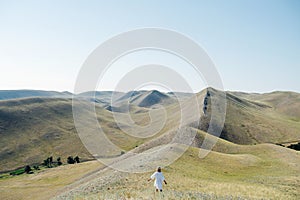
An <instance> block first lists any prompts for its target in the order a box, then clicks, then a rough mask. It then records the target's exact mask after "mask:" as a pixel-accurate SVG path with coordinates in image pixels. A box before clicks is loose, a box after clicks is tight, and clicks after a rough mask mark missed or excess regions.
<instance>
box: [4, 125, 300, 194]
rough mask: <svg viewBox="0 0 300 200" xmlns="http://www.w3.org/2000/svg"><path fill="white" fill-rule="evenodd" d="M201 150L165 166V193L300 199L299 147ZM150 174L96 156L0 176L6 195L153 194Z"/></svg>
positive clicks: (224, 146) (228, 145) (224, 143)
mask: <svg viewBox="0 0 300 200" xmlns="http://www.w3.org/2000/svg"><path fill="white" fill-rule="evenodd" d="M198 134H200V135H203V134H204V135H205V134H206V133H204V132H201V131H199V133H198ZM211 137H214V136H211ZM199 150H200V149H199V148H195V147H190V148H189V149H188V150H187V151H186V152H185V153H184V155H183V156H182V157H181V158H180V159H178V160H177V161H175V162H174V163H173V164H171V165H170V166H168V167H164V168H163V173H164V176H165V177H166V179H167V181H168V185H166V186H164V189H165V190H164V193H163V194H164V198H167V199H182V198H185V199H193V198H194V199H205V198H206V199H207V198H209V199H229V198H231V199H298V198H299V195H300V194H299V193H298V192H297V188H299V186H300V185H299V180H300V179H299V178H300V177H299V176H298V175H299V173H300V168H299V166H298V163H300V153H299V152H296V151H293V150H290V149H287V148H284V147H280V146H277V145H272V144H261V145H236V144H233V143H231V142H228V141H225V140H222V139H219V140H218V142H217V144H216V147H215V150H214V151H212V152H211V153H210V154H209V155H208V156H207V157H205V158H203V159H200V158H199V157H198V153H199ZM216 150H217V151H216ZM150 175H151V173H142V174H129V173H122V172H116V171H114V170H112V169H109V168H103V166H102V165H101V164H99V163H98V162H96V161H91V162H85V163H81V164H76V165H66V166H61V167H58V168H53V169H49V170H43V171H40V172H36V173H35V174H29V175H26V174H24V175H21V176H18V177H6V178H0V191H1V195H2V198H4V199H10V198H11V199H19V198H22V199H49V198H51V197H53V199H81V198H85V199H86V198H91V199H94V198H96V199H118V198H133V199H144V198H145V197H147V198H154V194H153V183H152V182H151V183H148V182H147V179H148V177H149V176H150ZM45 187H47V190H45Z"/></svg>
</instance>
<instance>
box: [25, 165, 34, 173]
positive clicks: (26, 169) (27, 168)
mask: <svg viewBox="0 0 300 200" xmlns="http://www.w3.org/2000/svg"><path fill="white" fill-rule="evenodd" d="M24 171H25V172H26V173H27V174H29V173H30V172H31V171H32V170H31V167H30V166H29V165H26V167H25V168H24Z"/></svg>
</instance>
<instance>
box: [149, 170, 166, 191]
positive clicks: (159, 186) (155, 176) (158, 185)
mask: <svg viewBox="0 0 300 200" xmlns="http://www.w3.org/2000/svg"><path fill="white" fill-rule="evenodd" d="M150 178H151V179H155V181H154V187H156V189H159V190H162V183H163V181H164V180H165V177H164V175H163V174H162V172H154V173H153V174H152V175H151V177H150Z"/></svg>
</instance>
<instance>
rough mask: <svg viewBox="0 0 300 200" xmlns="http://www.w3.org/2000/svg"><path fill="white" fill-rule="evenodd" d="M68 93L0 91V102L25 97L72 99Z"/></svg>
mask: <svg viewBox="0 0 300 200" xmlns="http://www.w3.org/2000/svg"><path fill="white" fill-rule="evenodd" d="M72 95H73V94H72V93H70V92H56V91H43V90H0V100H7V99H18V98H26V97H56V98H57V97H69V98H70V97H72Z"/></svg>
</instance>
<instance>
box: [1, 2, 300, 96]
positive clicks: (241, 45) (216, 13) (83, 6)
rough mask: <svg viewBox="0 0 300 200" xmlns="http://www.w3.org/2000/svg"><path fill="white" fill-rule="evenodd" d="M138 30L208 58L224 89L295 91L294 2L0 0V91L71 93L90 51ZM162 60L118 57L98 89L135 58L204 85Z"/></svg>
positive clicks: (299, 40)
mask: <svg viewBox="0 0 300 200" xmlns="http://www.w3.org/2000/svg"><path fill="white" fill-rule="evenodd" d="M145 27H157V28H163V29H170V30H174V31H177V32H179V33H181V34H184V35H186V36H188V37H189V38H191V39H193V40H194V41H195V42H196V43H198V44H199V45H200V46H201V47H202V48H203V49H205V51H206V52H207V54H208V55H209V57H210V58H211V59H212V60H213V62H214V64H215V66H216V69H217V70H218V73H219V75H220V77H221V79H222V83H223V86H224V89H225V90H234V91H244V92H260V93H263V92H271V91H275V90H284V91H295V92H300V76H299V75H300V1H297V0H281V1H280V0H264V1H260V0H227V1H222V0H218V1H217V0H210V1H200V0H194V1H192V0H190V1H183V0H181V1H179V0H164V1H161V0H152V1H146V0H127V1H121V0H119V1H104V0H103V1H79V0H77V1H71V0H70V1H66V0H64V1H56V0H53V1H31V0H28V1H21V0H20V1H14V0H12V1H10V0H7V1H4V0H0V69H1V73H0V90H13V89H39V90H56V91H70V92H73V91H74V84H75V81H76V78H77V76H78V73H79V71H80V69H81V67H82V65H83V63H84V62H85V60H86V59H87V57H88V56H89V55H90V54H91V52H93V50H94V49H95V48H97V47H98V46H99V45H100V44H102V43H103V42H105V41H106V40H108V39H110V38H111V37H113V36H115V35H117V34H120V33H123V32H126V31H130V30H133V29H138V28H145ZM167 57H168V56H167V55H164V54H163V53H161V54H158V53H157V52H156V53H153V52H152V53H151V52H150V53H149V52H144V53H143V55H141V54H138V53H137V54H136V55H131V57H130V56H129V57H128V58H127V59H126V58H124V59H123V60H122V61H119V65H118V64H115V67H114V70H111V72H109V71H108V74H107V75H106V77H107V78H106V80H107V81H104V83H103V85H101V86H99V88H100V89H101V90H113V89H114V85H115V84H116V83H117V82H118V80H119V79H120V77H121V76H122V73H117V72H119V71H122V70H123V71H124V69H127V68H122V70H121V67H122V66H121V65H122V63H123V65H124V66H125V65H127V66H128V67H129V68H130V63H132V60H135V59H136V60H138V61H137V62H135V64H136V63H140V64H147V63H149V62H151V63H171V64H170V65H172V62H169V61H168V59H170V60H172V59H173V64H174V66H175V65H176V67H175V68H176V69H178V70H179V71H180V73H181V74H186V77H187V79H189V83H190V84H191V85H192V88H193V89H194V90H196V91H197V90H201V89H202V88H203V87H205V81H204V80H197V79H195V78H193V77H191V76H189V74H191V71H189V69H188V68H189V67H188V65H187V64H186V63H184V62H181V61H178V58H175V57H173V58H167ZM169 57H170V56H169ZM166 60H167V61H166ZM124 63H125V64H124ZM129 68H128V69H129ZM125 71H126V70H125ZM124 73H125V72H124ZM124 73H123V74H124ZM117 74H119V76H118V75H117ZM189 77H190V78H189Z"/></svg>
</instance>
